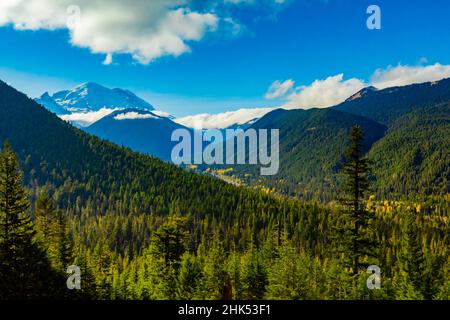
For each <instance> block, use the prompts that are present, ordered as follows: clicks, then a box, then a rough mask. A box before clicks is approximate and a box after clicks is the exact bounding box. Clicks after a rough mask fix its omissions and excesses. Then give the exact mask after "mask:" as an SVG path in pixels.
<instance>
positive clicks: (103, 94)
mask: <svg viewBox="0 0 450 320" xmlns="http://www.w3.org/2000/svg"><path fill="white" fill-rule="evenodd" d="M50 99H51V100H52V101H53V102H54V103H56V104H57V105H59V106H60V107H61V108H62V109H63V110H65V111H66V112H69V113H80V112H81V113H85V112H92V111H99V110H100V109H103V108H106V109H128V108H134V109H141V110H153V109H154V108H153V106H152V105H151V104H149V103H148V102H147V101H145V100H143V99H141V98H139V97H138V96H136V95H135V94H134V93H132V92H131V91H129V90H124V89H119V88H115V89H109V88H107V87H104V86H102V85H100V84H98V83H95V82H84V83H81V84H79V85H77V86H75V87H74V88H72V89H70V90H63V91H59V92H56V93H55V94H53V96H51V97H50V95H49V94H48V93H47V94H45V93H44V94H43V95H42V96H41V97H40V98H39V100H50ZM37 100H38V99H37ZM44 106H45V105H44ZM51 111H53V110H51Z"/></svg>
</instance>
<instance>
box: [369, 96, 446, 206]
mask: <svg viewBox="0 0 450 320" xmlns="http://www.w3.org/2000/svg"><path fill="white" fill-rule="evenodd" d="M369 158H370V159H371V160H372V163H373V167H374V175H375V176H376V179H377V181H376V189H377V191H378V192H379V193H380V194H381V195H382V196H383V197H384V198H395V197H398V196H402V195H408V194H415V195H419V196H425V195H445V194H448V193H450V103H448V102H447V103H443V104H438V105H435V106H432V107H427V108H422V109H418V110H415V111H413V112H411V113H409V114H406V115H404V116H403V117H401V118H399V119H397V120H396V121H395V122H393V123H392V125H391V127H390V128H389V131H388V132H387V134H386V136H385V137H384V138H383V139H381V140H380V141H378V142H377V143H376V144H375V145H374V146H373V148H372V149H371V150H370V152H369Z"/></svg>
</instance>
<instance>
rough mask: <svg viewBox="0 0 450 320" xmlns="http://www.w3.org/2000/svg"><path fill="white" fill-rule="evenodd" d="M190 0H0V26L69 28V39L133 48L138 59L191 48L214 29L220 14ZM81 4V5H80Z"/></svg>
mask: <svg viewBox="0 0 450 320" xmlns="http://www.w3.org/2000/svg"><path fill="white" fill-rule="evenodd" d="M188 3H189V1H188V0H151V1H149V0H129V1H123V0H108V1H102V0H1V1H0V26H4V25H7V24H12V25H13V26H14V28H16V29H18V30H39V29H46V30H55V29H69V30H70V36H71V43H72V44H73V45H76V46H79V47H84V48H89V49H90V50H91V51H92V52H94V53H105V54H107V58H106V59H105V63H106V64H107V63H108V62H112V56H111V54H113V53H126V54H131V55H132V56H133V58H134V59H136V60H137V61H139V62H141V63H149V62H151V61H152V60H154V59H156V58H159V57H162V56H166V55H172V56H179V55H181V54H182V53H185V52H188V51H189V50H190V48H189V45H188V42H189V41H199V40H201V39H202V38H203V37H204V35H205V34H206V33H207V32H208V31H214V30H215V29H216V27H217V24H218V20H219V17H218V16H216V15H215V14H214V13H208V12H206V13H199V12H193V11H191V10H190V9H189V8H188V6H187V5H188ZM78 8H79V9H78Z"/></svg>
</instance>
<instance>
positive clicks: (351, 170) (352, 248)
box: [340, 126, 373, 275]
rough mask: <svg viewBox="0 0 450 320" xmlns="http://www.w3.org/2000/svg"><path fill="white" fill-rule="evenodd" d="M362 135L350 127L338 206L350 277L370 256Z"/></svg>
mask: <svg viewBox="0 0 450 320" xmlns="http://www.w3.org/2000/svg"><path fill="white" fill-rule="evenodd" d="M363 139H364V133H363V131H362V129H361V127H359V126H353V127H352V129H351V132H350V141H349V142H350V145H349V147H348V149H347V150H346V152H345V162H344V164H343V170H342V172H343V175H344V181H343V191H344V193H345V196H344V197H343V198H342V199H341V203H342V204H343V205H344V206H345V207H346V210H347V211H346V212H345V214H344V215H345V217H344V218H345V219H346V220H347V226H344V227H343V230H340V232H341V233H342V236H343V238H344V241H345V240H348V244H349V248H347V249H348V251H349V252H348V253H349V256H350V259H351V262H352V270H353V274H354V275H356V274H357V273H358V271H359V268H360V264H361V258H362V257H363V256H366V255H373V252H372V248H373V242H372V241H371V240H369V239H367V237H366V236H365V234H364V233H365V232H366V231H367V230H366V228H367V226H368V222H369V219H370V216H369V214H368V212H367V210H366V208H365V197H366V195H367V191H368V190H369V174H370V168H369V161H368V159H367V158H364V156H363Z"/></svg>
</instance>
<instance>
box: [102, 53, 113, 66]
mask: <svg viewBox="0 0 450 320" xmlns="http://www.w3.org/2000/svg"><path fill="white" fill-rule="evenodd" d="M112 62H113V57H112V54H111V53H107V54H106V57H105V60H103V64H104V65H105V66H109V65H110V64H111V63H112Z"/></svg>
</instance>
